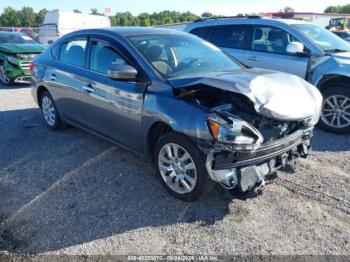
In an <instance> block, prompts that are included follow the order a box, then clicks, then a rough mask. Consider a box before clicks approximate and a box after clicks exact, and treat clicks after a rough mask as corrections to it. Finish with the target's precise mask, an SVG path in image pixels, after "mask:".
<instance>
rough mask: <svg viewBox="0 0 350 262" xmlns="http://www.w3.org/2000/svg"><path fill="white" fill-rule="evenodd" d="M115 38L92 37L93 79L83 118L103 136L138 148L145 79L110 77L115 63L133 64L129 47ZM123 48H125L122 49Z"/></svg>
mask: <svg viewBox="0 0 350 262" xmlns="http://www.w3.org/2000/svg"><path fill="white" fill-rule="evenodd" d="M120 48H121V45H120V44H119V43H116V42H115V40H108V39H105V38H103V39H101V38H91V39H90V48H89V50H90V51H89V71H90V80H89V81H88V82H86V83H85V85H86V87H87V89H88V91H87V92H84V93H83V98H82V101H83V103H84V107H83V110H84V122H85V124H86V126H87V127H88V128H89V129H90V130H92V131H94V132H96V133H98V134H101V135H103V136H104V137H106V138H108V139H110V140H113V141H115V142H117V143H119V144H121V145H124V146H126V147H128V148H129V149H131V150H134V151H136V152H139V151H140V149H141V148H140V147H141V116H142V106H143V94H144V91H145V88H146V85H145V84H144V83H143V82H132V81H126V80H125V81H119V80H113V79H111V78H109V77H108V70H109V68H110V67H111V66H112V65H118V64H130V65H132V66H134V67H135V65H134V64H131V63H130V60H129V59H128V55H127V54H126V51H125V50H123V49H120ZM122 50H123V51H122Z"/></svg>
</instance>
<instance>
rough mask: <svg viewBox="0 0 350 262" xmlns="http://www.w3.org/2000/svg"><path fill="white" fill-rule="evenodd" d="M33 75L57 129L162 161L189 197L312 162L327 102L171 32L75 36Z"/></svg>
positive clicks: (171, 182) (293, 80) (180, 193)
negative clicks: (303, 160) (68, 128)
mask: <svg viewBox="0 0 350 262" xmlns="http://www.w3.org/2000/svg"><path fill="white" fill-rule="evenodd" d="M32 76H33V82H34V84H33V88H32V95H33V97H34V99H35V101H36V102H37V103H38V105H39V106H40V108H41V110H42V113H43V116H44V119H45V122H46V124H47V126H48V127H49V128H51V129H59V128H61V127H64V126H65V123H67V124H69V125H72V126H77V127H80V128H82V129H84V130H87V131H89V132H91V133H94V134H96V135H98V136H101V137H103V138H105V139H107V140H109V141H111V142H113V143H115V144H118V145H121V146H122V147H125V148H127V149H129V150H130V151H132V152H134V153H136V154H137V155H139V156H142V157H144V158H145V159H148V160H151V161H153V162H154V163H155V166H156V170H157V175H158V177H159V178H160V180H161V181H162V183H163V185H164V186H165V188H167V189H168V190H169V191H170V192H171V193H172V194H173V195H175V196H176V197H178V198H180V199H183V200H194V199H197V198H198V197H200V196H201V194H202V193H203V192H204V191H205V189H206V188H207V186H208V184H209V183H210V181H211V180H213V181H216V182H218V183H220V184H222V185H223V186H224V187H226V188H230V189H233V188H236V189H239V190H240V191H241V192H251V191H252V192H256V191H257V190H259V189H260V188H261V187H262V186H263V185H264V181H265V177H266V176H268V175H270V174H271V173H273V172H275V171H276V170H277V169H279V168H280V167H284V166H285V165H286V162H287V161H289V160H291V159H294V158H296V157H298V156H301V157H306V156H307V155H308V154H309V149H310V137H311V136H312V130H313V127H314V125H315V124H316V123H317V121H318V119H319V116H320V109H321V102H322V96H321V94H320V92H319V91H318V90H317V88H315V87H313V86H312V85H311V84H309V83H307V82H306V81H304V80H303V79H301V78H299V77H297V76H293V75H290V74H286V73H280V72H274V71H267V70H259V69H248V68H245V67H244V66H242V65H241V64H240V63H239V62H237V61H236V60H234V59H232V58H231V57H229V56H227V55H225V54H224V53H223V52H222V51H221V50H220V49H219V48H217V47H215V46H214V45H212V44H210V43H208V42H206V41H204V40H202V39H200V38H198V37H196V36H193V35H191V34H187V33H184V32H178V31H173V30H169V29H156V28H137V27H136V28H133V27H124V28H111V29H94V30H82V31H78V32H75V33H71V34H69V35H67V36H65V37H62V38H60V39H59V40H58V41H57V42H56V43H54V44H53V45H52V46H51V47H49V48H48V50H46V52H45V53H43V54H41V55H39V56H36V57H35V60H34V64H33V71H32Z"/></svg>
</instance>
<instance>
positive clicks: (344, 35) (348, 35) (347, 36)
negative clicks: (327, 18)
mask: <svg viewBox="0 0 350 262" xmlns="http://www.w3.org/2000/svg"><path fill="white" fill-rule="evenodd" d="M333 33H334V34H336V35H337V36H339V37H340V38H342V39H344V40H345V41H346V42H350V32H347V31H338V32H333Z"/></svg>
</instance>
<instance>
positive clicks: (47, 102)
mask: <svg viewBox="0 0 350 262" xmlns="http://www.w3.org/2000/svg"><path fill="white" fill-rule="evenodd" d="M40 108H41V112H42V114H43V118H44V121H45V124H46V125H47V126H48V127H49V128H50V129H52V130H60V129H64V128H65V127H66V124H65V123H63V122H62V121H61V118H60V116H59V114H58V112H57V108H56V105H55V101H54V100H53V98H52V96H51V94H50V93H49V92H48V91H44V92H43V93H42V94H41V96H40Z"/></svg>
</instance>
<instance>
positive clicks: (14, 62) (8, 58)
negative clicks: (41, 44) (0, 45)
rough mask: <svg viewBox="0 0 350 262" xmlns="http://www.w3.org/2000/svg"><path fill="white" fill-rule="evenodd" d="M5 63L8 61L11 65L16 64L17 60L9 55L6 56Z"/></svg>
mask: <svg viewBox="0 0 350 262" xmlns="http://www.w3.org/2000/svg"><path fill="white" fill-rule="evenodd" d="M7 61H9V62H10V63H11V64H15V65H17V64H18V58H17V57H16V56H12V55H9V56H7Z"/></svg>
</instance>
